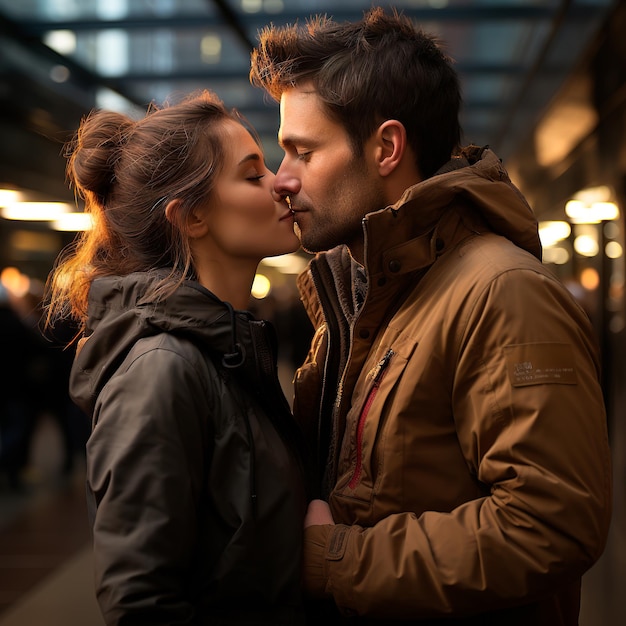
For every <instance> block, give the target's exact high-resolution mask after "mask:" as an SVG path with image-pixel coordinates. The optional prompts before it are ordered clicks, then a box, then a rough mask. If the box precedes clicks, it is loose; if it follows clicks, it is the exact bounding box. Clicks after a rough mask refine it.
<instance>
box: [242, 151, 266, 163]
mask: <svg viewBox="0 0 626 626" xmlns="http://www.w3.org/2000/svg"><path fill="white" fill-rule="evenodd" d="M260 160H261V155H260V154H259V153H258V152H251V153H250V154H246V156H245V157H243V159H241V161H239V163H237V165H243V164H244V163H247V162H248V161H260Z"/></svg>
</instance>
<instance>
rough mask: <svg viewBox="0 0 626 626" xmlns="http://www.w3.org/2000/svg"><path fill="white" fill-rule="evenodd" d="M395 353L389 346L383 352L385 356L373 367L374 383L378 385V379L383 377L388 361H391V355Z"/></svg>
mask: <svg viewBox="0 0 626 626" xmlns="http://www.w3.org/2000/svg"><path fill="white" fill-rule="evenodd" d="M394 354H395V352H394V351H393V350H392V349H391V348H389V350H387V352H386V353H385V356H384V357H383V358H382V359H381V360H380V361H379V362H378V365H377V366H376V367H375V368H374V372H375V373H374V385H378V383H380V379H381V378H382V377H383V374H384V373H385V370H386V369H387V366H388V365H389V361H391V357H392V356H393V355H394Z"/></svg>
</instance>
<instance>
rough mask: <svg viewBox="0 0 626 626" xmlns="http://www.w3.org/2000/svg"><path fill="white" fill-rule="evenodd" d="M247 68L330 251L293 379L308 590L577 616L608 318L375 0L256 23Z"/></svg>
mask: <svg viewBox="0 0 626 626" xmlns="http://www.w3.org/2000/svg"><path fill="white" fill-rule="evenodd" d="M251 80H252V82H253V83H254V84H256V85H258V86H261V87H262V88H264V89H266V90H267V92H268V93H269V94H271V95H272V96H273V97H274V98H275V99H276V100H278V101H280V129H279V133H278V136H279V142H280V144H281V146H282V148H283V150H284V152H285V155H284V158H283V161H282V163H281V165H280V167H279V169H278V171H277V173H276V178H275V181H274V189H275V191H276V193H277V196H283V197H284V198H285V202H286V204H288V205H289V206H290V207H291V209H292V210H293V212H294V215H295V220H296V226H297V229H298V231H299V233H300V239H301V242H302V246H303V248H304V249H306V250H308V251H310V252H316V253H317V254H316V256H315V258H314V259H313V260H312V261H311V263H310V265H309V267H308V269H307V270H306V271H305V272H304V273H303V274H302V275H301V276H300V278H299V287H300V291H301V294H302V298H303V300H304V302H305V305H306V307H307V310H308V313H309V316H310V318H311V320H312V321H313V324H314V326H315V329H316V331H315V336H314V339H313V342H312V345H311V350H310V352H309V355H308V357H307V359H306V361H305V363H304V365H303V366H302V367H301V368H300V369H299V371H298V372H297V373H296V379H295V399H294V414H295V417H296V418H297V420H298V422H299V423H300V424H301V426H302V428H303V429H304V431H305V436H306V439H307V441H308V442H309V443H310V448H311V458H310V468H311V474H312V484H313V489H315V493H316V495H317V497H316V498H315V499H314V500H313V501H312V502H311V504H310V506H309V510H308V514H307V518H306V521H305V526H306V528H305V541H304V583H305V588H306V592H307V594H308V596H309V597H310V598H311V599H312V601H311V606H310V611H311V613H312V614H313V613H315V612H317V613H320V614H321V613H324V612H327V615H326V616H325V617H324V618H322V617H318V618H317V620H318V621H319V623H325V624H331V623H341V621H342V618H343V617H345V618H349V619H350V620H352V621H350V622H349V623H357V624H359V623H361V618H362V619H363V621H367V620H368V619H372V620H381V622H382V623H385V624H389V623H391V622H392V621H393V620H398V621H401V623H403V624H408V623H411V624H440V623H442V624H446V625H448V624H464V625H468V624H480V625H481V626H487V625H496V624H497V625H498V626H500V625H502V624H507V626H513V625H519V626H522V625H523V626H528V625H529V624H536V625H537V626H538V625H540V624H541V625H544V626H548V625H550V626H564V625H567V626H575V625H577V624H578V613H579V601H580V587H581V576H582V575H583V573H584V572H585V571H587V570H588V569H589V568H590V567H591V566H592V565H593V564H594V563H595V561H596V560H597V559H598V557H599V556H600V555H601V553H602V551H603V549H604V546H605V541H606V537H607V532H608V528H609V523H610V514H611V469H610V462H609V446H608V439H607V431H606V416H605V409H604V405H603V399H602V391H601V387H600V382H599V378H600V372H599V358H598V349H597V345H596V339H595V336H594V333H593V331H592V328H591V326H590V324H589V320H588V318H587V316H586V315H585V313H584V312H583V311H582V309H581V308H580V307H579V306H578V305H577V304H576V303H575V301H574V300H573V298H572V297H571V295H570V294H569V293H568V291H567V290H566V289H565V287H564V286H563V285H562V284H561V283H560V282H559V281H558V280H557V279H556V278H555V276H553V274H552V273H551V272H550V271H549V270H548V269H546V268H545V267H543V266H542V264H541V244H540V241H539V237H538V229H537V220H536V218H535V216H534V215H533V212H532V210H531V208H530V207H529V205H528V204H527V202H526V200H525V199H524V198H523V197H522V195H521V194H520V192H519V191H518V190H517V189H516V188H515V187H514V186H513V184H512V183H511V182H510V180H509V177H508V175H507V173H506V171H505V169H504V167H503V165H502V163H501V162H500V160H499V159H498V157H497V156H496V155H495V154H494V152H492V151H491V150H490V149H488V148H482V147H477V146H468V147H466V148H464V149H459V144H460V136H461V129H460V126H459V121H458V118H459V106H460V102H461V96H460V88H459V81H458V76H457V74H456V72H455V70H454V68H453V67H452V64H451V62H450V61H449V59H447V58H446V56H445V55H444V53H443V52H442V50H441V49H440V47H439V46H438V45H437V42H436V40H435V39H434V38H433V37H431V36H429V35H427V34H425V33H423V32H422V31H420V30H418V29H416V28H415V26H414V24H413V23H412V22H411V20H410V19H409V18H405V17H403V16H401V15H398V14H397V13H396V12H390V13H389V14H386V13H385V12H384V11H383V10H382V9H380V8H374V9H372V10H371V11H369V12H368V13H367V14H366V15H365V17H364V19H363V20H361V21H359V22H356V23H343V24H337V23H335V22H334V21H332V20H330V19H327V18H322V17H319V18H317V19H312V20H310V21H309V23H307V24H305V25H298V24H296V25H293V26H285V27H274V26H270V27H268V28H266V29H265V30H264V31H263V32H262V33H261V35H260V43H259V45H258V46H257V48H256V49H255V50H254V51H253V54H252V67H251ZM311 619H312V623H317V622H316V621H315V618H311ZM322 620H323V621H322ZM368 623H369V622H368Z"/></svg>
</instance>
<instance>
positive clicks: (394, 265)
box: [388, 259, 400, 274]
mask: <svg viewBox="0 0 626 626" xmlns="http://www.w3.org/2000/svg"><path fill="white" fill-rule="evenodd" d="M388 267H389V271H390V272H393V273H394V274H395V273H396V272H399V271H400V261H396V260H395V259H393V260H392V261H389V265H388Z"/></svg>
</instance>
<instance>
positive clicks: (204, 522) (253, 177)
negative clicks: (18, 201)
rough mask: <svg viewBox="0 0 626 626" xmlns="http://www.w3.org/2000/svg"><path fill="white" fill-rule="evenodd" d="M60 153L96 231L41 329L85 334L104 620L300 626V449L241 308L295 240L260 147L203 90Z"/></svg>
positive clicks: (90, 121)
mask: <svg viewBox="0 0 626 626" xmlns="http://www.w3.org/2000/svg"><path fill="white" fill-rule="evenodd" d="M67 157H68V175H69V179H70V182H71V184H72V186H73V187H74V188H75V190H76V191H77V192H78V194H79V195H80V196H82V197H83V198H84V200H85V203H86V209H87V210H88V211H90V212H91V214H92V216H93V219H94V227H93V229H92V230H90V231H87V232H86V233H85V234H84V235H83V236H82V238H81V239H79V241H78V242H77V245H75V246H74V247H72V248H71V249H69V250H68V251H66V252H65V253H64V254H63V255H62V256H61V257H60V259H59V262H58V263H57V265H56V267H55V269H54V270H53V273H52V274H51V277H50V280H49V283H48V300H49V309H48V322H49V323H50V324H53V323H54V321H55V320H57V319H63V318H68V317H69V318H71V319H73V320H74V321H76V322H77V323H78V324H79V325H80V327H81V338H80V340H79V341H78V344H77V355H76V358H75V361H74V365H73V369H72V372H71V377H70V391H71V395H72V398H73V399H74V401H75V402H76V403H77V404H78V405H79V406H80V407H81V408H82V409H83V410H84V411H85V412H86V413H87V414H88V415H89V416H91V419H92V433H91V435H90V438H89V441H88V443H87V486H88V504H89V508H90V516H91V520H92V523H93V537H94V558H95V576H96V587H97V597H98V601H99V604H100V607H101V610H102V614H103V616H104V619H105V622H106V623H107V625H108V626H114V625H115V626H123V625H124V626H127V625H128V626H130V625H139V624H142V625H143V624H151V625H153V626H157V625H158V624H183V623H185V624H192V623H193V624H198V625H200V624H206V625H208V624H211V625H214V624H228V625H236V624H268V625H269V624H272V625H279V624H280V625H282V624H284V625H287V624H299V623H301V611H300V595H301V592H300V579H301V576H300V572H301V558H300V555H301V527H302V524H303V519H304V513H305V508H306V498H305V493H304V481H303V471H302V467H301V458H300V456H301V455H300V435H299V432H298V431H297V429H296V428H295V425H294V422H293V419H292V416H291V414H290V410H289V405H288V403H287V401H286V399H285V397H284V395H283V394H282V391H281V389H280V386H279V382H278V379H277V372H276V345H275V336H274V334H273V330H272V328H271V326H270V325H269V324H268V323H266V322H264V321H261V320H257V319H254V318H253V317H252V315H251V314H250V313H248V312H247V311H246V307H247V305H248V302H249V299H250V289H251V286H252V282H253V278H254V275H255V272H256V268H257V265H258V263H259V262H260V260H261V259H262V258H263V257H264V256H274V255H279V254H284V253H287V252H293V251H294V250H296V249H297V248H298V247H299V241H298V239H297V237H296V236H295V234H294V232H293V217H292V215H291V213H290V212H289V210H288V209H287V208H286V207H285V206H284V204H283V203H280V202H278V201H275V200H274V199H273V198H272V194H271V190H272V186H273V181H274V175H273V174H272V172H270V171H269V170H268V169H267V167H266V165H265V162H264V155H263V152H262V149H261V147H260V145H259V144H258V141H257V140H256V139H255V135H254V134H253V131H252V129H250V128H249V127H248V126H247V125H246V124H245V123H244V121H243V120H242V119H241V118H240V117H239V116H237V115H236V114H235V113H234V112H229V111H228V110H227V109H225V107H224V106H223V104H222V103H221V102H220V101H219V99H217V98H216V97H215V96H213V95H212V94H210V93H209V92H203V93H201V94H195V95H193V96H190V97H188V98H187V99H185V100H184V101H182V102H180V103H178V104H172V105H170V106H164V107H162V108H159V107H152V108H151V109H150V110H149V111H148V113H147V115H146V116H145V117H144V118H142V119H140V120H138V121H133V120H131V119H130V118H128V117H126V116H125V115H122V114H120V113H114V112H109V111H94V112H92V113H91V114H90V115H89V116H88V117H86V118H85V119H84V120H83V122H82V123H81V126H80V128H79V129H78V132H77V135H76V137H75V140H74V141H73V142H72V143H71V144H70V146H69V149H68V151H67Z"/></svg>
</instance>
